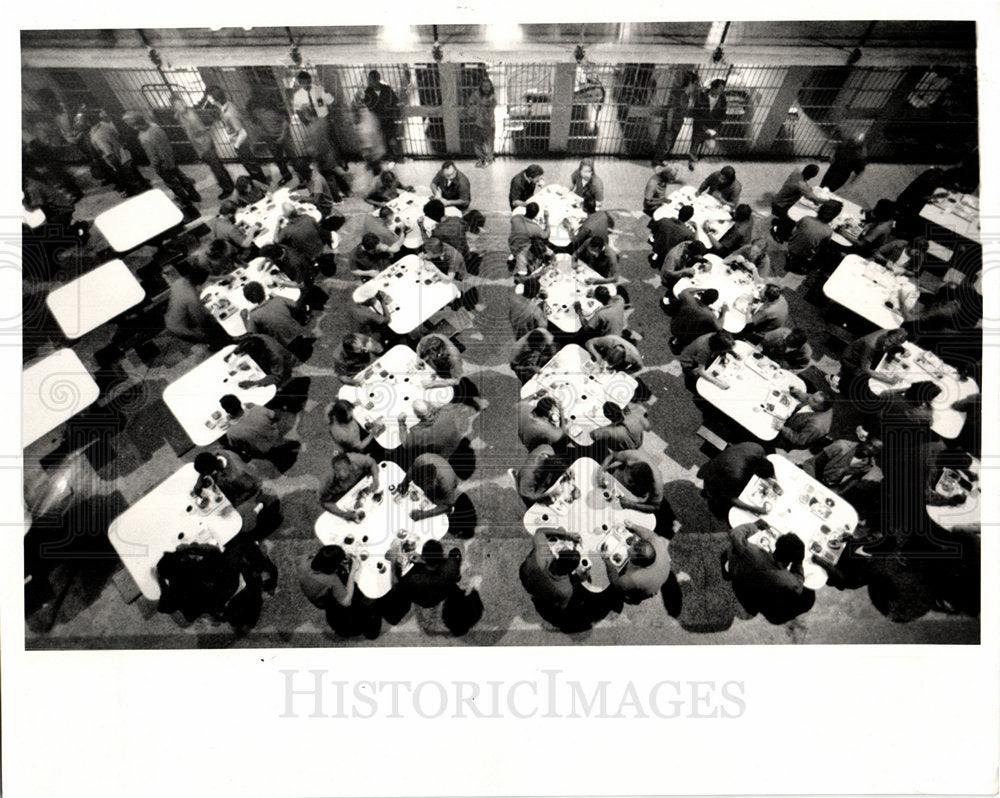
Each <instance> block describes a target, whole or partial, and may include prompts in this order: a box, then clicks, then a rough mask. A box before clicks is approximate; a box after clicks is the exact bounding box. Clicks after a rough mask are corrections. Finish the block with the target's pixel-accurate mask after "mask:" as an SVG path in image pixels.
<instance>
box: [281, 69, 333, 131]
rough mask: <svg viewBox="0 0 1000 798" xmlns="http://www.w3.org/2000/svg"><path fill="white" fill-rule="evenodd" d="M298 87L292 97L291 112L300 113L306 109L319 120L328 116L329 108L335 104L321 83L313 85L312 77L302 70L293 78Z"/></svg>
mask: <svg viewBox="0 0 1000 798" xmlns="http://www.w3.org/2000/svg"><path fill="white" fill-rule="evenodd" d="M295 81H296V82H297V83H298V85H299V87H298V89H296V91H295V94H293V95H292V110H294V111H295V113H297V114H298V113H301V112H302V109H304V108H308V109H309V110H311V111H312V112H313V113H314V114H315V115H316V116H318V117H319V118H320V119H326V118H327V117H329V115H330V106H331V105H333V104H334V102H336V100H334V98H333V95H332V94H330V93H329V92H328V91H327V90H326V89H324V88H323V84H322V83H313V79H312V75H310V74H309V73H308V72H306V71H305V70H304V69H303V70H302V71H301V72H299V74H298V75H296V76H295Z"/></svg>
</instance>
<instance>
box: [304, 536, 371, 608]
mask: <svg viewBox="0 0 1000 798" xmlns="http://www.w3.org/2000/svg"><path fill="white" fill-rule="evenodd" d="M297 565H298V567H297V571H298V576H299V587H300V588H301V589H302V593H303V594H304V595H305V597H306V598H307V599H309V602H310V603H311V604H313V605H314V606H316V607H319V608H320V609H326V608H327V607H330V606H331V605H332V604H337V605H339V606H341V607H350V606H351V601H352V600H353V598H354V584H355V580H356V578H357V575H358V566H359V565H361V561H360V560H359V559H358V556H357V555H356V554H350V555H349V554H347V552H345V551H344V550H343V549H342V548H341V547H340V546H321V547H320V550H319V551H317V552H316V553H315V554H303V555H302V556H301V557H299V558H298V561H297Z"/></svg>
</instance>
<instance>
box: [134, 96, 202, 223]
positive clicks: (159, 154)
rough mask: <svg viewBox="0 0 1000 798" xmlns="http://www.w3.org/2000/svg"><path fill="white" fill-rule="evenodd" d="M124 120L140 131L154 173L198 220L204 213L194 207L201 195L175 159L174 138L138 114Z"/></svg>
mask: <svg viewBox="0 0 1000 798" xmlns="http://www.w3.org/2000/svg"><path fill="white" fill-rule="evenodd" d="M122 121H123V122H124V123H125V124H126V125H128V126H129V127H130V128H132V129H133V130H134V131H136V133H137V135H138V139H139V143H140V144H141V145H142V149H143V150H144V151H145V153H146V157H147V158H148V159H149V165H150V166H152V167H153V171H155V172H156V174H158V175H159V176H160V179H161V180H162V181H163V182H164V183H166V184H167V186H168V187H169V188H170V190H171V191H172V192H173V193H174V196H175V197H177V199H178V200H179V201H180V203H181V205H182V206H183V207H184V210H185V215H191V214H193V215H194V216H195V217H197V216H200V215H201V214H200V213H199V212H198V210H197V209H196V208H195V207H194V204H195V203H196V202H201V194H199V193H198V190H197V189H196V188H195V187H194V182H193V181H192V180H191V178H190V177H188V176H187V175H186V174H184V172H182V171H181V169H180V167H179V166H177V161H176V160H175V158H174V148H173V147H172V146H171V144H170V139H168V138H167V134H166V133H164V132H163V128H162V127H160V126H159V125H157V124H156V123H155V122H150V121H149V120H148V119H146V117H144V116H143V115H142V114H140V113H139V112H138V111H129V112H127V113H126V114H125V115H124V116H123V117H122Z"/></svg>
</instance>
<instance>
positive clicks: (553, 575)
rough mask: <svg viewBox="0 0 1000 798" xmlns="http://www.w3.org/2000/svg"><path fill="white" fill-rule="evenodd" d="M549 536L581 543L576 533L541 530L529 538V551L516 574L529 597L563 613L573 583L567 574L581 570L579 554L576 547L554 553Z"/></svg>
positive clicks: (547, 528) (571, 597)
mask: <svg viewBox="0 0 1000 798" xmlns="http://www.w3.org/2000/svg"><path fill="white" fill-rule="evenodd" d="M549 537H554V538H557V539H559V540H569V541H573V542H575V543H581V542H582V538H581V537H580V535H579V534H577V533H576V532H567V531H566V530H565V529H562V528H559V529H554V528H552V527H543V528H541V529H539V530H538V531H537V532H535V534H534V537H533V538H532V549H531V552H530V553H529V554H528V556H527V557H526V558H525V560H524V562H523V563H521V568H520V571H519V572H518V575H519V576H520V578H521V584H522V585H524V589H525V590H527V591H528V594H529V595H530V596H531V597H532V598H533V599H534V600H535V601H536V602H537V603H539V604H541V605H543V606H544V607H547V608H552V609H556V610H564V609H566V608H567V607H568V606H569V603H570V601H572V599H573V588H574V583H573V580H572V579H571V578H570V575H571V574H572V573H573V572H574V571H576V569H577V568H579V567H580V552H579V550H577V549H576V548H565V549H562V550H561V551H560V552H559V554H558V555H557V554H553V552H552V547H551V545H549Z"/></svg>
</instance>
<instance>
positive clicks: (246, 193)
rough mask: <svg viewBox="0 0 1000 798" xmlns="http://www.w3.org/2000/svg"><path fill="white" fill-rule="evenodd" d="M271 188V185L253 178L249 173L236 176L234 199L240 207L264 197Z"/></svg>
mask: <svg viewBox="0 0 1000 798" xmlns="http://www.w3.org/2000/svg"><path fill="white" fill-rule="evenodd" d="M270 190H271V187H270V186H267V185H264V184H263V183H260V182H258V181H256V180H253V179H252V178H251V177H250V176H249V175H240V176H239V177H237V178H236V190H235V191H234V192H233V196H232V201H233V202H235V203H236V204H237V205H238V206H240V207H243V206H245V205H253V204H254V203H255V202H260V201H261V200H262V199H264V197H266V196H267V195H268V192H269V191H270Z"/></svg>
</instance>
